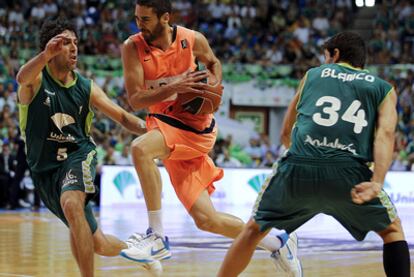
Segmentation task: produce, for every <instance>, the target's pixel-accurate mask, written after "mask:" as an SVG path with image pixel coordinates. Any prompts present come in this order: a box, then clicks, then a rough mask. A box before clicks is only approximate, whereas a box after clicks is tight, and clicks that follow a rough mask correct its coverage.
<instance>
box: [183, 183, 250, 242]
mask: <svg viewBox="0 0 414 277" xmlns="http://www.w3.org/2000/svg"><path fill="white" fill-rule="evenodd" d="M189 214H190V215H191V217H192V218H193V219H194V222H195V224H196V226H197V227H198V228H199V229H200V230H203V231H206V232H210V233H215V234H220V235H223V236H225V237H229V238H235V237H237V236H238V235H239V234H240V232H241V230H242V229H243V226H244V222H243V221H242V220H241V219H240V218H238V217H235V216H232V215H230V214H226V213H221V212H217V211H216V209H215V208H214V206H213V203H212V202H211V199H210V196H209V195H208V192H207V190H204V191H203V192H201V194H200V196H199V197H198V199H197V200H196V202H195V203H194V204H193V206H192V207H191V210H190V211H189Z"/></svg>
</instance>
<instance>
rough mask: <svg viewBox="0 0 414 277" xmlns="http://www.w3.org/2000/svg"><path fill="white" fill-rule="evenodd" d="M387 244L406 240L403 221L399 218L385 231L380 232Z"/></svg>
mask: <svg viewBox="0 0 414 277" xmlns="http://www.w3.org/2000/svg"><path fill="white" fill-rule="evenodd" d="M378 234H379V235H380V237H381V238H382V239H383V241H384V242H385V243H389V242H393V241H399V240H403V239H404V232H403V229H402V225H401V220H400V219H399V218H397V219H396V220H394V221H393V222H392V223H391V224H390V225H389V226H388V227H387V228H386V229H385V230H383V231H380V232H378Z"/></svg>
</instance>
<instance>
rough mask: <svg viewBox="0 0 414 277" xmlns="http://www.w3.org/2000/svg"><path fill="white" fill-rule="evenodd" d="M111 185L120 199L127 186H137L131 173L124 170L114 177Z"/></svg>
mask: <svg viewBox="0 0 414 277" xmlns="http://www.w3.org/2000/svg"><path fill="white" fill-rule="evenodd" d="M113 183H114V185H115V187H116V188H117V190H118V191H119V193H120V194H121V195H122V197H124V191H125V189H126V188H127V187H129V186H133V185H135V184H137V181H136V179H135V177H134V175H132V173H131V172H129V171H125V170H124V171H121V172H119V173H118V174H117V175H116V176H115V178H114V181H113Z"/></svg>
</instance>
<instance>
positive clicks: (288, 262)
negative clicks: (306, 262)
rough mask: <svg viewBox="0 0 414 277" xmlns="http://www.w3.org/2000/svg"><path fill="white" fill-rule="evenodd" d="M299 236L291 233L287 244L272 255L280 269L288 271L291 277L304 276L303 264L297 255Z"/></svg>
mask: <svg viewBox="0 0 414 277" xmlns="http://www.w3.org/2000/svg"><path fill="white" fill-rule="evenodd" d="M297 252H298V236H297V235H296V233H291V234H290V235H289V238H288V240H287V242H286V244H285V245H284V246H283V247H282V248H280V249H279V250H277V251H275V252H273V253H272V254H271V255H270V258H271V259H272V261H273V263H274V264H275V266H276V268H277V269H278V270H281V271H284V272H286V273H288V275H289V276H290V277H302V276H303V273H302V264H301V263H300V260H299V259H298V257H297Z"/></svg>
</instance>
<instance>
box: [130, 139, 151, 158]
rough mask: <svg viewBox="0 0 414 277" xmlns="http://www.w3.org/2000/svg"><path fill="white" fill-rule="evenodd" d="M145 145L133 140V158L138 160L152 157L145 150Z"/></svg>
mask: <svg viewBox="0 0 414 277" xmlns="http://www.w3.org/2000/svg"><path fill="white" fill-rule="evenodd" d="M146 148H147V147H146V146H145V143H142V142H141V141H137V140H134V141H133V142H132V144H131V153H132V155H133V156H134V159H138V160H146V159H153V157H151V155H150V154H149V153H147V151H146V150H145V149H146Z"/></svg>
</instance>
